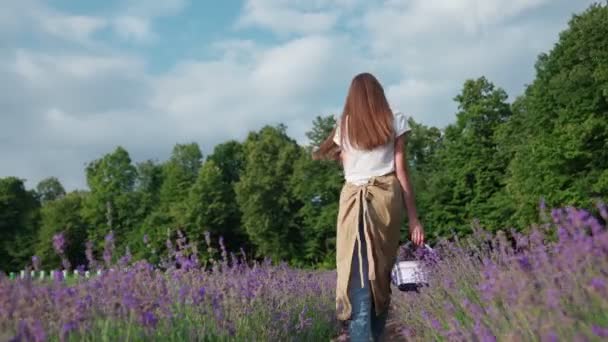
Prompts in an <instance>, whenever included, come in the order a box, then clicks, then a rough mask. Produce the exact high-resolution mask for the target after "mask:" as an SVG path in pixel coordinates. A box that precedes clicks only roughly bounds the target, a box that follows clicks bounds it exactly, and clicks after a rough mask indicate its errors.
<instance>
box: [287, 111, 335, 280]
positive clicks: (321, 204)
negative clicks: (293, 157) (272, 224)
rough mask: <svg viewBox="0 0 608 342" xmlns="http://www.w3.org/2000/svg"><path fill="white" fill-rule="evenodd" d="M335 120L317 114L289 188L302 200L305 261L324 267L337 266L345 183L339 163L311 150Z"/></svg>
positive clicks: (322, 138) (299, 218)
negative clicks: (316, 157)
mask: <svg viewBox="0 0 608 342" xmlns="http://www.w3.org/2000/svg"><path fill="white" fill-rule="evenodd" d="M335 124H336V121H335V119H334V118H333V116H327V117H317V118H316V119H315V121H314V122H313V128H312V130H311V131H309V132H307V133H306V136H307V137H308V138H309V139H310V145H311V146H309V147H308V148H305V151H304V152H303V153H302V155H301V156H300V158H299V159H298V160H297V161H296V162H295V166H294V171H293V175H292V177H291V179H290V188H291V191H292V193H293V196H294V198H295V199H296V200H297V201H298V202H300V203H302V206H301V207H300V208H299V209H298V212H297V220H298V222H301V234H302V246H303V252H304V253H303V259H304V260H303V261H305V263H307V264H310V263H312V264H314V265H318V266H322V267H327V268H331V267H335V262H336V260H335V249H336V220H337V215H338V201H339V197H340V189H341V188H342V184H343V177H344V176H343V173H342V169H341V167H340V165H339V164H338V163H337V162H334V161H319V160H313V159H312V158H311V150H312V149H313V148H315V147H318V146H319V144H320V143H321V142H322V141H323V140H324V139H325V138H326V137H327V136H329V134H330V132H331V131H332V130H333V127H334V126H335Z"/></svg>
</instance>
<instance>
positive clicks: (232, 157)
mask: <svg viewBox="0 0 608 342" xmlns="http://www.w3.org/2000/svg"><path fill="white" fill-rule="evenodd" d="M207 160H209V161H213V162H214V163H215V165H216V166H217V167H219V169H220V171H221V172H222V178H223V179H224V181H225V182H227V183H230V184H235V183H236V182H238V181H239V179H240V177H241V172H243V168H244V167H245V156H244V155H243V145H242V144H241V143H239V142H238V141H235V140H230V141H228V142H225V143H223V144H219V145H217V146H215V148H214V149H213V153H211V154H210V155H209V156H208V157H207Z"/></svg>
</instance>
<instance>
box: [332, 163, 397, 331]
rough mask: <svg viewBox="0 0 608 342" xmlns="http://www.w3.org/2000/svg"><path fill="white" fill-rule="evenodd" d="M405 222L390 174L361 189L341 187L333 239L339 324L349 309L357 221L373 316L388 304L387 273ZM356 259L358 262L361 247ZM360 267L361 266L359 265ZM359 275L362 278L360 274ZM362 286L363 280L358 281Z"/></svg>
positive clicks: (394, 180) (395, 254) (394, 256)
mask: <svg viewBox="0 0 608 342" xmlns="http://www.w3.org/2000/svg"><path fill="white" fill-rule="evenodd" d="M404 218H405V208H404V200H403V192H402V189H401V185H400V184H399V180H398V179H397V177H396V176H395V174H394V173H391V174H388V175H385V176H379V177H374V178H372V179H370V180H369V181H368V182H367V183H366V184H364V185H354V184H351V183H345V184H344V186H343V188H342V192H341V194H340V209H339V211H338V225H337V239H336V241H337V242H336V244H337V246H336V266H337V273H338V278H337V285H336V311H337V317H338V319H339V320H348V319H349V318H350V316H351V310H352V306H351V303H350V300H349V298H348V283H349V279H350V272H351V263H352V258H353V253H354V249H355V242H356V241H358V240H359V239H360V236H359V219H361V220H363V231H364V233H365V234H364V235H365V236H364V238H365V240H366V242H367V244H366V246H367V256H368V257H367V258H368V265H369V270H368V274H369V280H370V285H371V292H372V298H373V302H374V306H375V312H376V315H380V314H382V313H384V312H385V311H386V310H388V306H389V304H390V294H391V287H390V286H391V284H390V275H391V269H392V267H393V265H394V263H395V259H396V256H397V249H398V248H399V238H400V231H401V224H402V222H403V220H404ZM357 246H359V250H358V251H357V253H359V258H361V250H360V248H361V244H360V243H359V244H357ZM359 265H360V267H362V266H361V265H363V263H359ZM359 274H363V271H362V270H360V272H359ZM361 282H362V284H361V285H362V286H363V279H361Z"/></svg>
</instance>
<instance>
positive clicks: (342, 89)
mask: <svg viewBox="0 0 608 342" xmlns="http://www.w3.org/2000/svg"><path fill="white" fill-rule="evenodd" d="M593 2H594V1H593V0H433V1H428V0H383V1H376V0H243V1H241V0H238V1H237V0H224V1H195V0H190V1H188V0H162V1H161V0H122V1H120V0H104V1H93V0H89V1H84V0H47V1H43V0H0V8H1V10H0V177H7V176H16V177H19V178H22V179H24V180H25V181H26V186H27V187H28V188H33V187H35V186H36V184H37V183H38V182H39V181H40V180H42V179H44V178H46V177H50V176H54V177H57V178H59V180H60V181H61V182H62V183H63V185H64V186H65V187H66V189H68V190H73V189H77V188H78V189H84V188H86V179H85V173H84V168H85V166H86V164H87V163H88V162H90V161H92V160H95V159H97V158H101V157H102V156H103V155H104V154H106V153H109V152H112V151H113V150H114V149H115V148H116V147H117V146H123V147H124V148H126V149H127V151H129V153H130V156H131V158H132V160H133V162H140V161H144V160H147V159H153V160H158V161H164V160H166V159H167V158H168V157H169V155H170V153H171V149H172V148H173V146H174V145H175V144H176V143H189V142H197V143H198V144H199V145H200V146H201V149H202V151H203V154H205V155H207V154H209V153H211V152H212V149H213V146H215V145H216V144H218V143H222V142H225V141H227V140H230V139H237V140H243V139H244V138H245V137H246V136H247V133H248V132H249V131H252V130H257V129H259V128H261V127H262V126H264V125H276V124H279V123H283V124H285V125H287V127H288V134H289V135H290V136H292V137H293V138H295V139H297V140H298V142H300V143H306V142H307V141H306V138H305V132H306V131H307V130H309V129H310V128H311V125H312V121H313V119H314V118H315V117H316V116H318V115H329V114H335V115H339V114H340V113H341V108H342V106H343V103H344V98H345V96H346V92H347V90H348V85H349V83H350V81H351V79H352V77H353V76H354V75H355V74H357V73H359V72H364V71H366V72H372V73H373V74H375V75H376V76H377V77H378V78H379V80H380V81H381V83H382V84H383V86H384V88H385V91H386V94H387V97H388V100H389V102H390V103H391V106H392V108H393V109H394V110H399V111H402V112H404V113H406V114H407V115H409V116H411V117H413V118H414V119H415V120H416V121H417V122H422V123H424V124H427V125H434V126H437V127H444V126H446V125H448V124H450V123H452V122H454V120H455V113H456V112H457V105H456V104H455V102H454V101H453V98H454V97H455V96H456V95H457V94H458V92H459V91H460V89H461V87H462V85H463V83H464V81H465V80H467V79H470V78H477V77H480V76H486V77H487V78H488V79H489V80H490V81H492V82H493V83H494V84H495V85H496V86H499V87H502V88H503V89H505V90H506V91H507V93H508V94H509V95H510V98H511V99H513V98H515V97H516V96H518V95H520V94H522V92H523V91H524V89H525V85H526V84H528V83H530V82H531V81H532V80H533V79H534V63H535V61H536V58H537V56H538V55H539V54H540V53H542V52H548V51H550V49H551V48H552V46H553V45H554V44H555V42H556V41H557V39H558V35H559V32H560V31H562V30H564V29H565V28H566V27H567V23H568V21H569V19H570V18H571V16H572V14H573V13H580V12H582V11H584V10H585V9H586V8H587V7H588V6H589V5H591V4H592V3H593Z"/></svg>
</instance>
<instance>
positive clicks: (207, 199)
mask: <svg viewBox="0 0 608 342" xmlns="http://www.w3.org/2000/svg"><path fill="white" fill-rule="evenodd" d="M188 209H189V215H188V216H187V219H188V222H189V223H190V224H189V228H188V229H187V233H188V237H189V238H191V239H192V240H193V241H198V242H201V243H202V242H203V241H204V235H203V233H204V232H205V231H207V232H209V233H211V234H212V236H213V237H219V236H222V237H223V238H224V239H225V240H226V241H227V242H228V245H230V246H231V247H233V248H234V247H240V246H238V245H235V242H237V243H238V242H239V240H241V239H242V236H241V234H240V232H239V231H238V228H239V227H238V226H236V227H234V226H230V225H228V223H230V222H231V221H232V220H231V219H232V217H234V216H236V215H238V206H236V205H234V193H233V191H232V189H231V185H230V184H229V183H226V182H225V181H224V175H223V174H222V171H221V169H220V168H219V167H218V166H217V165H216V164H215V162H213V161H212V160H208V161H206V162H205V163H204V164H203V167H202V168H201V170H200V172H199V176H198V178H197V180H196V183H195V184H194V186H193V187H192V189H191V191H190V194H189V198H188Z"/></svg>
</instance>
